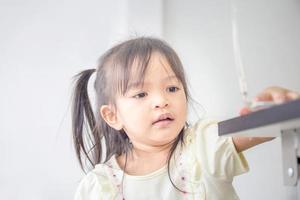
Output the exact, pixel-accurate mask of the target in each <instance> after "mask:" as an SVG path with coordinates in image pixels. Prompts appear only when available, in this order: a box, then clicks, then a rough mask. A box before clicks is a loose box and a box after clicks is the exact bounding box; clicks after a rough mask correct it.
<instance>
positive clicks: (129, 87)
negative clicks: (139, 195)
mask: <svg viewBox="0 0 300 200" xmlns="http://www.w3.org/2000/svg"><path fill="white" fill-rule="evenodd" d="M173 79H176V80H178V78H177V76H175V75H172V76H167V77H165V78H163V79H161V81H166V80H168V81H170V80H173ZM149 84H150V83H148V82H133V83H130V84H129V85H128V87H127V88H128V90H130V89H132V88H137V87H139V86H141V85H149Z"/></svg>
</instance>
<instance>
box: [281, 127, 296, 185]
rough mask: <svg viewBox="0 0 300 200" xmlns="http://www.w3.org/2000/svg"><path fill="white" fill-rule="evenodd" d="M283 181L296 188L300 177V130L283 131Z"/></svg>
mask: <svg viewBox="0 0 300 200" xmlns="http://www.w3.org/2000/svg"><path fill="white" fill-rule="evenodd" d="M281 145H282V163H283V181H284V185H286V186H296V185H297V182H298V177H299V170H298V165H299V164H298V160H299V158H300V128H293V129H286V130H282V131H281Z"/></svg>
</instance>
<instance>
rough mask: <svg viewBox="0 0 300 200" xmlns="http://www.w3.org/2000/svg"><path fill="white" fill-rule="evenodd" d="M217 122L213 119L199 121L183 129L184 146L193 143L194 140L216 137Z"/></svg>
mask: <svg viewBox="0 0 300 200" xmlns="http://www.w3.org/2000/svg"><path fill="white" fill-rule="evenodd" d="M217 128H218V121H217V120H215V119H209V118H206V119H200V120H198V121H197V122H196V123H194V124H193V125H191V126H188V127H187V128H186V129H185V133H184V141H185V143H186V144H191V143H193V142H195V140H196V138H202V139H205V138H206V137H217V136H218V129H217Z"/></svg>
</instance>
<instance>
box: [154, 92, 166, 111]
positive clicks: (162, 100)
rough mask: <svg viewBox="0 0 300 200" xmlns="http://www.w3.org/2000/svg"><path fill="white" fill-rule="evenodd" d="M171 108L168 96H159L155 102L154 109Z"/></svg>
mask: <svg viewBox="0 0 300 200" xmlns="http://www.w3.org/2000/svg"><path fill="white" fill-rule="evenodd" d="M168 106H169V102H168V99H167V97H166V96H164V95H163V94H160V95H157V96H156V97H155V98H154V101H153V107H154V108H165V107H168Z"/></svg>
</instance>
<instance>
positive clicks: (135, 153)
mask: <svg viewBox="0 0 300 200" xmlns="http://www.w3.org/2000/svg"><path fill="white" fill-rule="evenodd" d="M171 147H172V145H168V146H164V147H155V148H153V149H151V150H150V149H147V150H145V149H139V148H133V149H132V150H131V151H130V152H128V153H127V156H126V154H122V155H121V156H119V157H117V162H118V164H119V166H120V167H121V169H122V170H124V171H125V173H127V174H129V175H136V176H138V175H139V176H142V175H146V174H149V173H151V172H154V171H156V170H158V169H161V168H162V167H164V166H165V165H166V164H167V161H168V156H169V153H170V149H171ZM126 157H127V158H126ZM126 159H127V162H126ZM125 162H126V168H125ZM124 168H125V169H124Z"/></svg>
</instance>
